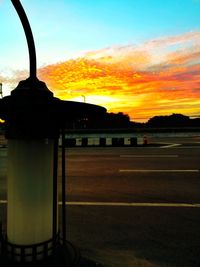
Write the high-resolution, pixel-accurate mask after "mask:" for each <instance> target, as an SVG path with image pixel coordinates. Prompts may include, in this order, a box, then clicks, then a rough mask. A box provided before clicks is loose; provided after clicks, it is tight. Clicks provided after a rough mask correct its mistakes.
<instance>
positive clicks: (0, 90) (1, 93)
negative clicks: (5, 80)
mask: <svg viewBox="0 0 200 267" xmlns="http://www.w3.org/2000/svg"><path fill="white" fill-rule="evenodd" d="M0 96H1V98H2V97H3V91H2V83H0Z"/></svg>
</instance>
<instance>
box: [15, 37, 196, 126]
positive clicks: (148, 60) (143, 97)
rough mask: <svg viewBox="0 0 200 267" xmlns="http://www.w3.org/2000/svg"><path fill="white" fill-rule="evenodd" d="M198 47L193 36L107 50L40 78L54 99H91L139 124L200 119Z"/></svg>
mask: <svg viewBox="0 0 200 267" xmlns="http://www.w3.org/2000/svg"><path fill="white" fill-rule="evenodd" d="M199 42H200V32H190V33H186V34H182V35H177V36H171V37H164V38H158V39H155V40H150V41H148V42H145V43H143V44H139V45H135V44H134V45H127V46H115V47H108V48H105V49H101V50H98V51H91V52H87V53H86V54H85V55H84V56H83V57H82V58H77V59H71V60H68V61H66V62H61V63H57V64H54V65H49V66H46V67H43V68H40V69H39V71H38V76H39V78H40V79H41V80H43V81H45V82H46V83H47V85H48V87H49V89H51V90H52V91H53V92H54V94H55V96H58V97H60V98H62V99H68V100H79V101H83V100H85V99H86V102H90V103H94V104H98V105H103V106H105V107H106V108H107V109H108V110H109V111H110V112H124V113H126V114H129V116H130V118H131V119H132V120H136V121H139V120H140V121H146V120H147V119H148V118H150V117H152V116H155V115H164V114H170V113H175V112H177V113H183V114H185V115H189V116H193V115H195V116H196V115H197V114H199V116H200V108H199V107H200V101H199V99H200V45H199ZM19 74H20V77H21V76H23V75H24V73H18V74H17V73H16V74H15V76H14V77H13V78H12V79H13V80H14V81H15V80H16V78H19ZM12 79H10V80H12ZM83 96H84V97H83Z"/></svg>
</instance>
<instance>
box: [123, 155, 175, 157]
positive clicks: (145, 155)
mask: <svg viewBox="0 0 200 267" xmlns="http://www.w3.org/2000/svg"><path fill="white" fill-rule="evenodd" d="M178 157H179V156H178V155H120V158H178Z"/></svg>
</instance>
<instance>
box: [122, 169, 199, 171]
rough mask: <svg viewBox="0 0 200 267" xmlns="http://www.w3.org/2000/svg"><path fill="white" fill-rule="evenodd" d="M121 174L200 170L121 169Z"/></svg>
mask: <svg viewBox="0 0 200 267" xmlns="http://www.w3.org/2000/svg"><path fill="white" fill-rule="evenodd" d="M119 172H199V170H196V169H194V170H144V169H143V170H141V169H139V170H138V169H121V170H119Z"/></svg>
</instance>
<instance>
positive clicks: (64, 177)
mask: <svg viewBox="0 0 200 267" xmlns="http://www.w3.org/2000/svg"><path fill="white" fill-rule="evenodd" d="M65 196H66V175H65V131H64V128H62V235H63V244H64V245H65V244H66V208H65Z"/></svg>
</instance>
